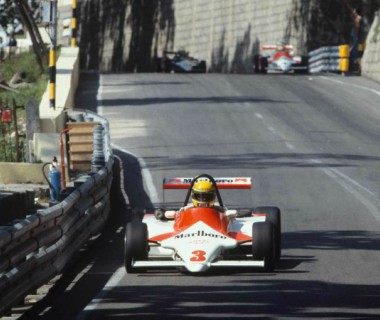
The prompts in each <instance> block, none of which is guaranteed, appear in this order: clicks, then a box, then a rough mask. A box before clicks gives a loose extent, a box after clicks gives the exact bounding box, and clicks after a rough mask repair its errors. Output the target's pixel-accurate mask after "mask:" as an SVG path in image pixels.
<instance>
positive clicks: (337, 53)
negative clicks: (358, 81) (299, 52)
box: [309, 45, 350, 73]
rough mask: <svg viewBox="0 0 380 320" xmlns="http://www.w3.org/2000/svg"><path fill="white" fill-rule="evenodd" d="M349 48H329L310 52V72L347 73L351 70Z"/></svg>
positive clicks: (345, 46) (342, 46)
mask: <svg viewBox="0 0 380 320" xmlns="http://www.w3.org/2000/svg"><path fill="white" fill-rule="evenodd" d="M349 57H350V52H349V46H348V45H341V46H328V47H322V48H319V49H316V50H314V51H311V52H309V72H310V73H316V72H322V71H335V72H336V71H337V72H347V71H348V68H349Z"/></svg>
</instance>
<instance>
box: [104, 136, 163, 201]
mask: <svg viewBox="0 0 380 320" xmlns="http://www.w3.org/2000/svg"><path fill="white" fill-rule="evenodd" d="M111 146H112V147H113V148H114V149H117V150H119V151H121V152H123V153H126V154H128V155H130V156H132V157H134V158H136V159H137V161H138V162H139V165H140V168H141V174H142V176H143V178H144V181H145V185H146V187H147V189H148V190H147V191H148V194H149V198H150V199H151V201H152V203H158V202H160V200H159V198H158V193H157V190H156V187H155V186H154V183H153V178H152V175H151V174H150V171H149V168H148V166H147V165H146V163H145V161H144V159H143V158H139V157H138V156H136V155H134V154H133V153H131V152H129V151H128V150H126V149H124V148H122V147H120V146H118V145H116V144H114V143H111Z"/></svg>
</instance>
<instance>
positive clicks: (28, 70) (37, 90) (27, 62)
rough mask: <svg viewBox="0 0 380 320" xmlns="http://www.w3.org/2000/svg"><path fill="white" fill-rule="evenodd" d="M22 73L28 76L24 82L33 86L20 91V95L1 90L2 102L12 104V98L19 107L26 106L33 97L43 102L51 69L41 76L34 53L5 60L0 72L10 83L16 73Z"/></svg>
mask: <svg viewBox="0 0 380 320" xmlns="http://www.w3.org/2000/svg"><path fill="white" fill-rule="evenodd" d="M21 71H23V72H25V74H26V76H25V79H24V81H25V82H28V83H30V84H31V86H30V87H29V88H24V89H18V91H19V92H20V93H19V94H17V93H12V92H8V91H5V90H4V89H0V99H1V100H2V101H9V102H10V101H11V99H12V98H15V99H16V102H17V105H25V103H26V102H27V101H28V100H29V98H31V97H33V98H35V99H36V100H37V101H40V100H41V97H42V95H43V93H44V92H45V90H46V88H47V84H48V79H49V69H48V68H47V69H46V70H45V71H44V73H42V74H41V71H40V68H39V66H38V63H37V61H36V56H35V54H34V53H33V52H25V53H21V54H20V55H17V56H14V57H12V59H9V60H5V61H3V62H2V63H1V64H0V72H1V73H2V74H3V76H4V78H5V79H6V80H7V82H9V80H10V79H11V78H12V76H13V75H14V74H15V73H17V72H21Z"/></svg>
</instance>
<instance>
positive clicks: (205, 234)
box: [174, 230, 227, 239]
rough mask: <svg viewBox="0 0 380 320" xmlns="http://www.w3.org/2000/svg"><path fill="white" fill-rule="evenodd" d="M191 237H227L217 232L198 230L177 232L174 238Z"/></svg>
mask: <svg viewBox="0 0 380 320" xmlns="http://www.w3.org/2000/svg"><path fill="white" fill-rule="evenodd" d="M192 237H210V238H215V239H227V237H226V236H224V235H222V234H218V233H211V232H205V231H204V230H198V231H196V232H192V233H181V234H177V235H176V236H175V237H174V239H183V238H192Z"/></svg>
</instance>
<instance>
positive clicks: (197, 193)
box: [154, 180, 227, 219]
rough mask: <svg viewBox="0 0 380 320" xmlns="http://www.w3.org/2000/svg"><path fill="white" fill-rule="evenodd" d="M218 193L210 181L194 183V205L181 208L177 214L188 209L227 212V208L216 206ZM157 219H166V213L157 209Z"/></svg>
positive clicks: (192, 196)
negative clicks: (197, 208) (200, 208)
mask: <svg viewBox="0 0 380 320" xmlns="http://www.w3.org/2000/svg"><path fill="white" fill-rule="evenodd" d="M215 199H216V191H215V187H214V185H213V183H212V182H211V181H208V180H200V181H197V182H195V183H194V185H193V188H192V189H191V200H192V203H190V204H188V205H187V206H185V207H182V208H180V209H179V210H178V211H177V212H176V213H177V214H178V213H180V212H183V211H185V210H187V209H190V208H194V207H204V208H213V209H215V210H218V211H221V212H225V211H226V210H227V208H225V207H222V206H215ZM154 215H155V216H156V218H157V219H164V216H165V211H164V210H162V209H157V210H156V211H155V213H154Z"/></svg>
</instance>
